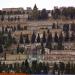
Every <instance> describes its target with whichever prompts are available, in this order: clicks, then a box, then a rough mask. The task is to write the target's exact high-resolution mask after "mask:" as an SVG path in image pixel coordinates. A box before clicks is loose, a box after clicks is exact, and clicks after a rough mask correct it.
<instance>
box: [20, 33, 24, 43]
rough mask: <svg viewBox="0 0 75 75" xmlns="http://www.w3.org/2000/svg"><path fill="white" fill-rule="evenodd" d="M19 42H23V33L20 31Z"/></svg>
mask: <svg viewBox="0 0 75 75" xmlns="http://www.w3.org/2000/svg"><path fill="white" fill-rule="evenodd" d="M19 42H20V43H21V44H23V43H24V42H23V34H22V33H21V34H20V40H19Z"/></svg>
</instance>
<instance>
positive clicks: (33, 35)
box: [31, 32, 36, 43]
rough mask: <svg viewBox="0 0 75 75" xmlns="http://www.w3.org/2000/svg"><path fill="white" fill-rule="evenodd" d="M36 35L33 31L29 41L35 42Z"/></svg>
mask: <svg viewBox="0 0 75 75" xmlns="http://www.w3.org/2000/svg"><path fill="white" fill-rule="evenodd" d="M35 39H36V35H35V33H34V32H33V34H32V37H31V43H35Z"/></svg>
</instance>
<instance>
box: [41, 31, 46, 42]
mask: <svg viewBox="0 0 75 75" xmlns="http://www.w3.org/2000/svg"><path fill="white" fill-rule="evenodd" d="M42 42H43V43H45V42H46V33H45V31H44V32H43V37H42Z"/></svg>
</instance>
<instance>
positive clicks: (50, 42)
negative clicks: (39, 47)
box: [46, 33, 52, 50]
mask: <svg viewBox="0 0 75 75" xmlns="http://www.w3.org/2000/svg"><path fill="white" fill-rule="evenodd" d="M46 47H47V48H49V49H50V50H51V49H52V33H49V34H48V36H47V40H46Z"/></svg>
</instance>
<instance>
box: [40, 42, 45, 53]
mask: <svg viewBox="0 0 75 75" xmlns="http://www.w3.org/2000/svg"><path fill="white" fill-rule="evenodd" d="M41 48H42V49H41V54H45V48H44V45H43V42H41Z"/></svg>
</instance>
